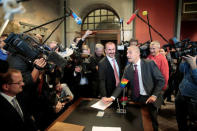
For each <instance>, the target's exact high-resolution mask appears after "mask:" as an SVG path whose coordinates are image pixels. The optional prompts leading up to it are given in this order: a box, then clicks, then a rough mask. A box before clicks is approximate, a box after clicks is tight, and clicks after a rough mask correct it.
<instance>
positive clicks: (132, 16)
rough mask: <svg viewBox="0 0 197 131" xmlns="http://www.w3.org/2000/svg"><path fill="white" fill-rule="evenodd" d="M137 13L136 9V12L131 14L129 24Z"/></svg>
mask: <svg viewBox="0 0 197 131" xmlns="http://www.w3.org/2000/svg"><path fill="white" fill-rule="evenodd" d="M137 13H138V10H135V12H134V13H133V14H132V15H131V17H130V19H129V20H128V21H127V25H128V24H130V23H131V21H133V19H135V17H136V15H137Z"/></svg>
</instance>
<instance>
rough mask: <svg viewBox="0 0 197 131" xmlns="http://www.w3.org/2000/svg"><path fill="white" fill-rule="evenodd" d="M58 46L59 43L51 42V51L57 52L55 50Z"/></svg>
mask: <svg viewBox="0 0 197 131" xmlns="http://www.w3.org/2000/svg"><path fill="white" fill-rule="evenodd" d="M57 46H58V43H57V41H51V42H50V43H49V48H50V49H51V50H53V51H55V50H56V49H57Z"/></svg>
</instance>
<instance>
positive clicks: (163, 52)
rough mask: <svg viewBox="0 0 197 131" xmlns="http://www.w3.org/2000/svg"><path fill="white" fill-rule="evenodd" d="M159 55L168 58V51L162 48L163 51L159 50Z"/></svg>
mask: <svg viewBox="0 0 197 131" xmlns="http://www.w3.org/2000/svg"><path fill="white" fill-rule="evenodd" d="M159 53H160V54H162V55H163V56H166V54H167V49H166V48H161V49H159Z"/></svg>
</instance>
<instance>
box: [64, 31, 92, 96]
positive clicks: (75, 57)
mask: <svg viewBox="0 0 197 131" xmlns="http://www.w3.org/2000/svg"><path fill="white" fill-rule="evenodd" d="M90 34H92V31H90V30H87V31H86V32H85V34H84V35H83V36H82V37H75V38H74V40H73V42H74V44H71V46H70V49H71V50H73V53H72V54H71V55H70V56H69V58H70V59H69V63H68V64H67V65H66V67H65V69H64V76H63V78H62V79H61V82H63V83H67V85H68V86H69V87H70V89H71V91H72V92H73V94H74V95H75V99H77V93H78V91H77V90H76V78H75V77H74V75H73V72H74V71H76V72H80V71H81V69H80V67H79V66H77V65H79V64H78V63H79V62H78V61H81V60H80V59H81V53H82V45H83V43H84V41H85V39H86V38H87V37H88V36H89V35H90Z"/></svg>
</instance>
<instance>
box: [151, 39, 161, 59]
mask: <svg viewBox="0 0 197 131" xmlns="http://www.w3.org/2000/svg"><path fill="white" fill-rule="evenodd" d="M159 49H160V43H159V42H158V41H153V42H151V43H150V54H151V55H153V56H157V55H158V54H159Z"/></svg>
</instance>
